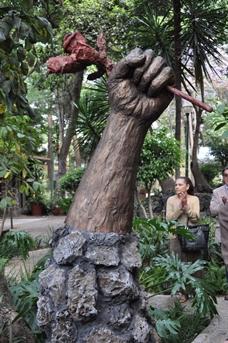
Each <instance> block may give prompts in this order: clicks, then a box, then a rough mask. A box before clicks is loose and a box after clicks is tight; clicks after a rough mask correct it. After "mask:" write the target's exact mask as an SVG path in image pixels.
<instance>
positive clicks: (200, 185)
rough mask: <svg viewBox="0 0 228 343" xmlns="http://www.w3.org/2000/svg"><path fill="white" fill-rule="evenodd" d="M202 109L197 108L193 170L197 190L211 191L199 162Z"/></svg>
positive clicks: (201, 191) (202, 191)
mask: <svg viewBox="0 0 228 343" xmlns="http://www.w3.org/2000/svg"><path fill="white" fill-rule="evenodd" d="M201 116H202V110H200V109H196V128H195V132H194V137H193V147H192V161H191V170H192V174H193V176H194V179H195V188H196V191H197V192H200V193H211V191H212V189H211V187H210V186H209V184H208V183H207V181H206V179H205V177H204V176H203V174H202V173H201V170H200V168H199V164H198V159H197V155H198V148H199V135H200V125H201V120H202V119H201Z"/></svg>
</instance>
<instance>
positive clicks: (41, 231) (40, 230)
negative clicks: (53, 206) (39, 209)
mask: <svg viewBox="0 0 228 343" xmlns="http://www.w3.org/2000/svg"><path fill="white" fill-rule="evenodd" d="M64 220H65V216H42V217H33V216H23V217H22V216H21V217H18V218H13V228H14V230H23V231H26V232H28V233H30V234H31V235H32V237H34V238H35V237H42V238H43V239H45V240H46V239H48V238H50V237H51V236H52V232H53V231H54V230H56V229H57V228H58V227H60V226H62V225H63V224H64ZM7 229H10V219H7V220H6V222H5V226H4V230H7Z"/></svg>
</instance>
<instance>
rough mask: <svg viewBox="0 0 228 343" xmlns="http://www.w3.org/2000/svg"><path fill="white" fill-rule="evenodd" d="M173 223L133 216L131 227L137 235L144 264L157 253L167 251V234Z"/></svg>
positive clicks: (149, 261) (148, 262)
mask: <svg viewBox="0 0 228 343" xmlns="http://www.w3.org/2000/svg"><path fill="white" fill-rule="evenodd" d="M172 227H173V223H165V222H161V220H159V219H156V218H154V219H144V218H135V219H134V222H133V229H134V231H135V232H137V234H138V235H139V249H140V254H141V256H142V259H143V263H144V265H148V264H150V263H151V261H152V259H153V258H154V257H155V256H157V255H158V254H161V253H165V252H167V251H168V234H169V232H170V231H169V230H170V229H171V228H172Z"/></svg>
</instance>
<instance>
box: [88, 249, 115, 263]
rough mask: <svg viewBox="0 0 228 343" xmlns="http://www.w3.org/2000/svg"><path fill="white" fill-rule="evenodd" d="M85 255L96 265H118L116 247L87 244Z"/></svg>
mask: <svg viewBox="0 0 228 343" xmlns="http://www.w3.org/2000/svg"><path fill="white" fill-rule="evenodd" d="M85 257H87V258H88V259H89V260H91V261H92V262H93V263H94V264H96V265H104V266H118V264H119V261H120V259H119V254H118V248H117V247H107V246H99V245H98V246H89V247H88V249H87V251H86V254H85Z"/></svg>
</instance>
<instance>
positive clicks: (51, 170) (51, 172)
mask: <svg viewBox="0 0 228 343" xmlns="http://www.w3.org/2000/svg"><path fill="white" fill-rule="evenodd" d="M52 138H53V120H52V114H51V112H49V113H48V158H49V160H48V181H49V189H50V192H51V199H52V197H53V186H54V185H53V182H54V156H53V143H52Z"/></svg>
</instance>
